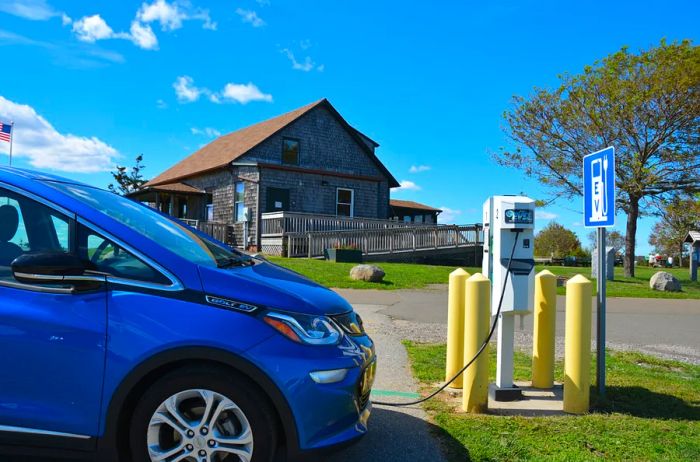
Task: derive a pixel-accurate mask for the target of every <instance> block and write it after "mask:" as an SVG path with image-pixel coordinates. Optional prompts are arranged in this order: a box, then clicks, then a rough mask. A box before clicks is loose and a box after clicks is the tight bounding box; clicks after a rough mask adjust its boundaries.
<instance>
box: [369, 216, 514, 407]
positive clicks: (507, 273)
mask: <svg viewBox="0 0 700 462" xmlns="http://www.w3.org/2000/svg"><path fill="white" fill-rule="evenodd" d="M518 236H520V230H519V229H516V230H515V242H513V249H512V250H511V251H510V258H509V259H508V270H507V271H506V277H505V280H504V281H503V288H502V289H501V297H500V299H499V300H498V309H497V310H496V315H495V317H494V320H493V324H491V330H490V331H489V335H487V336H486V339H485V340H484V343H482V344H481V347H480V348H479V351H477V352H476V354H475V355H474V357H473V358H472V359H470V360H469V362H468V363H467V364H466V365H465V366H464V367H463V368H462V370H460V371H459V372H458V373H457V374H455V376H454V377H452V378H451V379H450V380H449V381H448V382H446V383H445V384H444V385H442V386H441V387H440V388H438V389H437V390H435V391H434V392H432V393H431V394H429V395H428V396H426V397H425V398H421V399H417V400H415V401H408V402H405V403H387V402H384V401H372V404H377V405H380V406H392V407H403V406H413V405H416V404H421V403H424V402H425V401H428V400H429V399H432V398H434V397H435V396H437V394H438V393H440V392H442V391H443V390H445V388H447V387H448V386H449V385H450V384H451V383H452V382H454V381H455V380H457V377H459V376H460V375H462V373H463V372H464V371H466V370H467V368H468V367H469V366H471V365H472V364H473V363H474V361H476V360H477V358H478V357H479V356H480V355H481V353H483V352H484V350H486V347H487V346H488V344H489V342H490V341H491V337H493V333H494V331H495V330H496V326H497V325H498V316H499V315H500V314H501V307H502V306H503V296H504V295H505V293H506V284H508V276H510V267H511V264H512V263H513V255H515V249H516V247H517V245H518Z"/></svg>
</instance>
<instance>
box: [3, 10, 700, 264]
mask: <svg viewBox="0 0 700 462" xmlns="http://www.w3.org/2000/svg"><path fill="white" fill-rule="evenodd" d="M488 3H489V4H487V2H478V3H477V2H420V3H419V2H406V1H401V2H377V1H353V2H346V1H328V2H318V1H310V0H301V1H282V0H269V1H268V0H257V1H256V0H247V1H223V0H221V1H210V2H205V1H203V0H191V1H185V2H183V1H180V2H178V1H174V2H173V1H166V0H146V1H145V2H144V1H127V0H120V1H119V2H115V1H109V2H108V1H102V2H98V1H59V0H25V1H16V0H3V1H2V3H1V4H0V52H1V53H2V56H3V65H2V71H0V119H2V120H3V121H5V122H7V121H8V120H7V119H8V118H11V119H13V120H15V121H16V123H17V125H16V138H15V139H16V144H15V165H18V166H26V167H31V168H39V169H43V170H47V171H51V172H54V173H58V174H62V175H65V176H69V177H72V178H76V179H79V180H82V181H86V182H88V183H92V184H96V185H99V186H106V185H107V184H108V183H109V181H110V176H109V169H110V167H111V166H112V165H113V164H114V163H115V162H119V163H126V164H129V165H130V164H131V163H132V161H133V158H134V157H135V156H136V155H137V154H138V153H143V154H144V156H145V163H146V164H147V166H148V168H147V170H146V175H147V176H153V175H156V174H157V173H159V172H160V171H162V170H163V169H165V168H166V167H168V166H170V165H171V164H173V163H174V162H176V161H178V160H180V159H182V158H183V157H184V156H186V155H188V154H190V153H192V152H193V151H194V150H196V149H197V148H198V147H200V146H202V145H203V144H205V143H207V142H208V141H210V140H211V139H212V137H214V136H217V135H218V134H220V133H221V134H223V133H227V132H230V131H233V130H235V129H237V128H240V127H243V126H246V125H249V124H251V123H254V122H257V121H260V120H263V119H266V118H269V117H272V116H275V115H277V114H281V113H283V112H286V111H288V110H291V109H294V108H296V107H299V106H302V105H304V104H307V103H309V102H311V101H314V100H317V99H320V98H322V97H326V98H328V99H329V100H330V101H331V103H332V104H333V105H334V106H335V107H336V108H337V109H338V110H339V111H340V113H341V114H342V115H343V116H344V117H345V118H346V119H347V120H348V121H349V122H350V123H351V124H352V125H354V126H356V127H357V128H358V129H360V130H361V131H363V132H365V133H366V134H367V135H369V136H370V137H372V138H373V139H375V140H376V141H378V142H379V143H380V144H381V146H380V148H379V150H378V155H379V156H380V158H381V159H382V161H384V162H385V164H386V165H387V167H388V168H389V169H390V170H391V171H392V172H393V173H394V175H395V176H396V177H397V179H399V180H400V181H402V182H404V184H405V185H406V186H407V187H406V188H404V189H402V190H400V191H394V192H393V193H392V196H393V197H396V198H402V199H409V200H416V201H420V202H424V203H427V204H430V205H434V206H438V207H441V208H445V209H446V213H445V214H444V215H445V217H446V218H448V219H451V220H453V221H456V222H460V223H471V222H477V221H481V204H482V203H483V201H484V200H485V199H486V197H488V196H490V195H494V194H509V193H525V194H527V195H530V196H532V197H534V198H539V197H544V192H543V190H542V189H541V187H540V186H539V185H538V184H537V183H536V182H534V181H533V180H530V179H527V178H526V177H525V176H524V175H523V174H522V173H521V172H519V171H517V170H513V169H504V168H501V167H499V166H497V165H495V163H494V162H493V161H492V160H491V158H490V152H493V151H496V150H498V148H499V147H500V146H503V145H504V144H505V143H506V140H505V138H504V136H503V132H502V130H501V127H502V125H503V119H502V113H503V111H504V110H506V109H507V108H508V107H509V104H510V99H511V97H512V95H515V94H519V95H527V94H528V93H529V92H530V91H531V89H532V88H533V87H534V86H544V87H551V86H554V85H556V83H557V78H556V76H557V75H558V74H560V73H563V72H570V73H577V72H580V71H581V70H582V68H583V66H584V65H586V64H591V63H593V62H594V61H595V60H596V59H599V58H602V57H604V56H606V55H608V54H610V53H612V52H614V51H616V50H618V49H619V48H620V47H622V46H624V45H627V46H629V47H630V48H631V49H633V50H638V49H640V48H647V47H649V46H652V45H655V44H657V43H658V42H659V40H660V39H661V38H663V37H665V38H667V39H668V40H677V39H678V40H679V39H683V38H690V39H693V40H694V41H695V42H697V38H698V34H699V33H700V25H698V20H697V18H698V17H700V4H699V3H698V2H697V1H685V2H684V1H669V2H664V4H663V6H661V5H660V4H659V3H658V2H653V3H652V2H639V1H637V2H546V1H537V2H534V1H519V2H488ZM0 152H2V153H6V152H7V145H6V144H5V143H2V146H0ZM4 159H5V160H3V162H5V161H6V159H7V158H6V157H4ZM421 166H423V167H425V168H421ZM412 167H415V168H413V169H412ZM412 170H413V171H412ZM580 209H581V204H580V201H575V202H573V203H568V202H565V201H562V202H561V203H555V204H554V205H551V206H549V207H547V208H546V209H544V210H542V211H540V213H539V220H538V224H539V227H541V226H542V225H544V224H546V223H547V221H548V220H549V219H555V220H556V221H558V222H559V223H561V224H563V225H565V226H567V227H570V228H571V229H573V230H575V231H576V232H577V233H578V234H579V236H580V238H581V241H582V243H583V244H584V245H588V239H587V237H586V235H587V230H585V229H584V228H583V227H581V222H582V221H583V220H582V214H581V213H580ZM624 220H625V217H624V216H623V215H618V217H617V221H618V223H619V225H618V228H619V229H624ZM652 224H653V219H643V220H642V221H641V222H640V229H639V231H638V235H637V237H638V242H639V246H638V249H637V254H638V255H643V254H645V253H646V252H648V251H649V250H650V249H649V246H648V244H647V239H648V234H649V230H650V228H651V225H652Z"/></svg>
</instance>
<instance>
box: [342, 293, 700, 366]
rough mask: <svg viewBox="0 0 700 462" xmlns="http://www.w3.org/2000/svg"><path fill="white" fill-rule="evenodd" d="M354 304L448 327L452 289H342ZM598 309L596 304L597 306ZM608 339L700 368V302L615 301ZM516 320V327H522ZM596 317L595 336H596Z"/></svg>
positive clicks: (560, 316)
mask: <svg viewBox="0 0 700 462" xmlns="http://www.w3.org/2000/svg"><path fill="white" fill-rule="evenodd" d="M337 292H338V293H340V294H341V295H342V296H344V297H345V298H346V299H347V300H348V301H350V303H353V304H362V303H369V301H370V300H371V302H372V303H374V304H377V305H384V308H383V309H382V310H380V311H379V313H382V314H386V315H388V316H390V317H391V318H392V319H396V320H403V321H407V322H410V323H418V324H421V323H424V324H426V325H431V324H446V323H447V288H446V286H438V287H434V288H432V289H431V290H396V291H384V290H362V291H359V290H351V289H339V290H337ZM593 303H594V304H593V306H594V311H595V301H594V302H593ZM564 309H565V300H564V297H563V296H559V297H558V299H557V328H556V331H557V336H558V337H563V335H564ZM607 314H608V315H607V340H608V342H609V346H611V347H613V348H616V347H617V348H624V349H629V348H635V349H638V350H641V351H644V352H647V353H651V354H658V355H661V356H667V357H674V358H678V359H682V360H686V361H690V362H693V363H697V364H700V300H669V299H653V298H609V299H608V307H607ZM518 324H519V322H518V319H517V318H516V329H518ZM532 325H533V320H532V316H531V315H528V316H525V317H524V322H523V327H524V329H523V332H522V333H524V334H526V335H529V334H531V333H532ZM595 325H596V323H595V314H594V315H593V338H595Z"/></svg>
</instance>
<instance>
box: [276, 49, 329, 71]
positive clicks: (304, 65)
mask: <svg viewBox="0 0 700 462" xmlns="http://www.w3.org/2000/svg"><path fill="white" fill-rule="evenodd" d="M281 52H282V54H284V55H285V56H286V57H287V59H289V60H290V61H291V62H292V69H294V70H297V71H303V72H309V71H312V70H314V69H316V70H318V71H319V72H323V70H324V69H325V68H326V66H324V65H323V64H321V65H320V66H317V65H316V63H315V62H314V61H313V60H312V59H311V57H310V56H307V57H306V58H304V60H303V61H302V62H299V61H297V59H296V56H294V53H292V51H291V50H290V49H289V48H284V49H282V50H281Z"/></svg>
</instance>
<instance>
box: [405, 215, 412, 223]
mask: <svg viewBox="0 0 700 462" xmlns="http://www.w3.org/2000/svg"><path fill="white" fill-rule="evenodd" d="M403 221H404V223H410V222H411V215H404V216H403Z"/></svg>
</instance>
